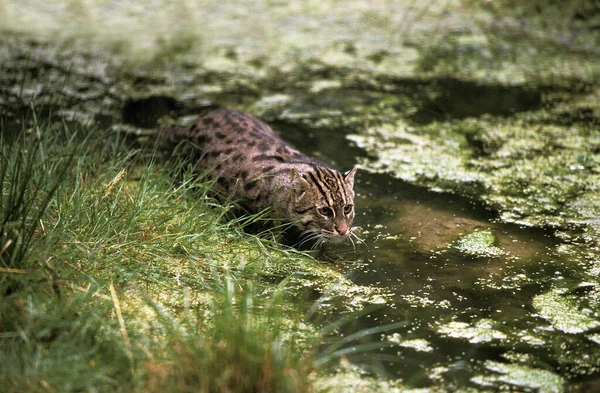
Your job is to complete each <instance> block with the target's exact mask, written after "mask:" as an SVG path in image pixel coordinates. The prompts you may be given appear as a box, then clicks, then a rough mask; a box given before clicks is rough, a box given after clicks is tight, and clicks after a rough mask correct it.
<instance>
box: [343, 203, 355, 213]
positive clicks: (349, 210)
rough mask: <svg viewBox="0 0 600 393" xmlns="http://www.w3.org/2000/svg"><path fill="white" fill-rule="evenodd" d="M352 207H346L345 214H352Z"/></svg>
mask: <svg viewBox="0 0 600 393" xmlns="http://www.w3.org/2000/svg"><path fill="white" fill-rule="evenodd" d="M352 207H353V206H352V205H346V206H344V214H350V212H352Z"/></svg>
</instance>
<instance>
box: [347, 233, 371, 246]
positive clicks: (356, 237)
mask: <svg viewBox="0 0 600 393" xmlns="http://www.w3.org/2000/svg"><path fill="white" fill-rule="evenodd" d="M352 238H354V239H356V241H357V242H358V243H359V244H362V245H364V246H365V247H367V249H369V246H368V245H367V243H366V242H365V241H364V240H363V239H361V238H360V237H358V235H357V234H356V233H354V232H350V239H352Z"/></svg>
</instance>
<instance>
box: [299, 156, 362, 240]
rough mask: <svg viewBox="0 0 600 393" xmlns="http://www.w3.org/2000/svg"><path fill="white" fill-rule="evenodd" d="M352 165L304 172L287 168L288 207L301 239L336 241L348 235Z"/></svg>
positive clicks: (344, 238)
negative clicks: (341, 169)
mask: <svg viewBox="0 0 600 393" xmlns="http://www.w3.org/2000/svg"><path fill="white" fill-rule="evenodd" d="M355 174H356V168H354V169H352V170H350V171H348V172H346V173H340V172H338V171H336V170H333V169H330V168H327V167H314V168H313V169H311V170H309V171H306V172H298V171H297V170H296V169H292V170H291V187H292V190H291V191H292V193H293V197H292V205H293V206H292V209H291V212H290V213H291V215H292V217H293V219H294V222H295V223H296V227H297V228H298V229H300V230H301V231H302V233H303V236H302V238H301V239H300V240H301V241H305V240H306V241H309V240H313V239H314V240H316V244H317V245H318V244H320V243H323V242H325V241H331V242H340V241H343V240H346V239H348V238H349V237H350V236H352V221H353V220H354V189H353V188H354V175H355Z"/></svg>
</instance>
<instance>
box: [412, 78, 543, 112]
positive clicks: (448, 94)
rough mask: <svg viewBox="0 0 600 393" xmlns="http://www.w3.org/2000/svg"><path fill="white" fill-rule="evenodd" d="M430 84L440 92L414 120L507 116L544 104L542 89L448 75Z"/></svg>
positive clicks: (422, 108)
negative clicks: (482, 81)
mask: <svg viewBox="0 0 600 393" xmlns="http://www.w3.org/2000/svg"><path fill="white" fill-rule="evenodd" d="M429 87H430V88H432V89H434V91H437V96H436V97H435V98H434V99H432V100H428V101H426V102H425V103H424V105H423V106H422V107H421V108H420V109H419V110H418V111H417V112H415V113H414V114H413V115H412V116H411V117H410V119H411V120H412V121H414V122H415V123H429V122H432V121H436V120H438V121H439V120H445V119H450V118H453V119H462V118H465V117H474V116H481V115H483V114H490V115H499V116H508V115H512V114H514V113H517V112H522V111H528V110H532V109H536V108H539V107H540V106H541V105H542V93H541V91H540V90H539V89H532V88H529V87H527V86H504V85H483V84H478V83H474V82H470V81H462V80H458V79H451V78H446V79H439V80H435V81H434V82H433V83H432V84H431V85H429Z"/></svg>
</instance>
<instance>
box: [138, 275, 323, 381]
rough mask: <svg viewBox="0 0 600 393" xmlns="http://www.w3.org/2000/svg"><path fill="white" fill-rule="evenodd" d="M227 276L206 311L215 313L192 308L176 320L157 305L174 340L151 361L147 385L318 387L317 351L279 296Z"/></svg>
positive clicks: (159, 313)
mask: <svg viewBox="0 0 600 393" xmlns="http://www.w3.org/2000/svg"><path fill="white" fill-rule="evenodd" d="M225 280H226V283H225V288H224V291H223V292H219V293H218V295H216V296H215V297H214V298H213V300H212V301H211V303H210V306H209V307H208V309H207V310H205V312H204V313H208V314H210V318H206V317H205V315H203V314H202V313H201V314H200V315H198V314H195V313H192V312H188V313H186V314H185V317H184V318H179V319H178V322H177V323H178V324H177V325H176V324H175V322H174V320H173V319H172V318H171V317H170V316H169V315H167V314H165V313H164V312H163V311H162V310H160V309H156V312H157V314H158V315H159V317H160V321H161V325H162V326H163V327H167V328H169V330H170V331H169V335H170V336H171V337H173V338H174V341H173V342H172V345H169V347H168V348H167V351H166V357H165V358H163V359H160V360H159V359H155V360H153V361H148V362H146V363H145V366H146V368H147V370H148V374H149V378H148V379H147V385H146V388H147V391H149V392H163V391H177V392H192V391H193V392H222V393H226V392H282V393H285V392H312V391H314V389H313V387H312V383H311V380H310V379H309V374H310V373H311V371H312V370H313V369H314V362H313V359H312V355H311V354H312V353H313V352H311V351H310V350H309V351H308V353H305V352H303V351H302V349H303V348H301V347H300V346H299V345H298V343H297V342H296V338H295V336H294V334H293V333H292V332H293V328H294V326H291V325H290V321H289V320H287V319H285V318H284V314H283V313H282V312H281V310H280V307H281V306H282V305H281V304H279V302H278V300H277V298H278V296H274V297H270V298H268V299H266V301H265V299H262V300H261V298H262V297H261V296H260V294H258V293H256V291H255V290H254V289H253V288H252V286H251V285H248V282H240V281H238V280H236V279H234V278H233V277H227V278H226V279H225ZM292 325H295V324H294V323H292ZM176 332H179V333H176ZM180 332H187V333H186V334H181V333H180ZM304 349H306V348H304Z"/></svg>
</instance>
